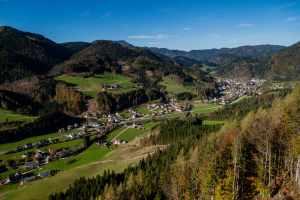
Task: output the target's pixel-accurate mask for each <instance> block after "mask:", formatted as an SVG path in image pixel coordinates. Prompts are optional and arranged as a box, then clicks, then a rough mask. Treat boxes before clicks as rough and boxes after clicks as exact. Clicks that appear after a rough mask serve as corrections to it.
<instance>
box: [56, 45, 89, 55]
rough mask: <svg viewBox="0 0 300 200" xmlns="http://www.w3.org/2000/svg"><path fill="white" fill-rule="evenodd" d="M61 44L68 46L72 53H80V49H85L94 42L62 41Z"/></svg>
mask: <svg viewBox="0 0 300 200" xmlns="http://www.w3.org/2000/svg"><path fill="white" fill-rule="evenodd" d="M60 45H62V46H64V47H66V48H68V50H69V51H70V52H71V53H72V54H75V53H78V52H79V51H82V50H83V49H85V48H87V47H89V46H91V45H92V43H89V42H66V43H61V44H60Z"/></svg>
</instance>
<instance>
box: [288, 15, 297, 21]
mask: <svg viewBox="0 0 300 200" xmlns="http://www.w3.org/2000/svg"><path fill="white" fill-rule="evenodd" d="M299 17H300V16H295V17H289V18H287V21H289V22H290V21H296V20H297V19H298V18H299Z"/></svg>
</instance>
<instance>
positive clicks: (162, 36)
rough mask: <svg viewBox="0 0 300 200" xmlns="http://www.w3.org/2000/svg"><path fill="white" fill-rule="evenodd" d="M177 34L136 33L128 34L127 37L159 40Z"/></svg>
mask: <svg viewBox="0 0 300 200" xmlns="http://www.w3.org/2000/svg"><path fill="white" fill-rule="evenodd" d="M177 36H178V35H162V34H161V35H156V36H150V35H136V36H128V37H127V38H135V39H149V38H151V39H156V40H160V39H163V38H169V37H177Z"/></svg>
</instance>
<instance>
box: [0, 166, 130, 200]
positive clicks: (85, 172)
mask: <svg viewBox="0 0 300 200" xmlns="http://www.w3.org/2000/svg"><path fill="white" fill-rule="evenodd" d="M129 164H134V163H117V162H107V163H103V164H91V165H87V166H84V167H80V168H76V169H73V170H68V171H65V172H63V173H61V174H58V175H56V176H54V177H52V178H48V179H43V180H41V181H35V182H32V183H29V184H28V185H27V186H26V187H23V188H21V189H18V190H15V191H12V192H10V193H8V194H6V195H4V196H2V197H1V198H0V199H8V200H11V199H14V200H18V199H20V200H27V199H28V200H29V199H48V196H49V195H50V194H52V193H55V192H59V191H66V190H67V189H68V187H69V185H71V184H73V182H74V181H75V180H76V179H78V178H79V177H82V176H85V177H86V178H91V177H94V176H96V175H98V174H99V175H101V174H102V173H103V172H104V170H107V169H109V170H110V171H112V170H114V171H115V172H116V173H118V172H122V171H123V170H124V169H125V168H126V167H128V166H129Z"/></svg>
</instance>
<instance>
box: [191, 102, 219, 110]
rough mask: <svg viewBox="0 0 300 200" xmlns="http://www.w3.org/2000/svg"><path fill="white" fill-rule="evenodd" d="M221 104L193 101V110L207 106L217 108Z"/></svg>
mask: <svg viewBox="0 0 300 200" xmlns="http://www.w3.org/2000/svg"><path fill="white" fill-rule="evenodd" d="M218 106H221V105H219V104H207V103H193V104H192V108H191V111H193V110H200V109H206V108H215V107H218Z"/></svg>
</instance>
